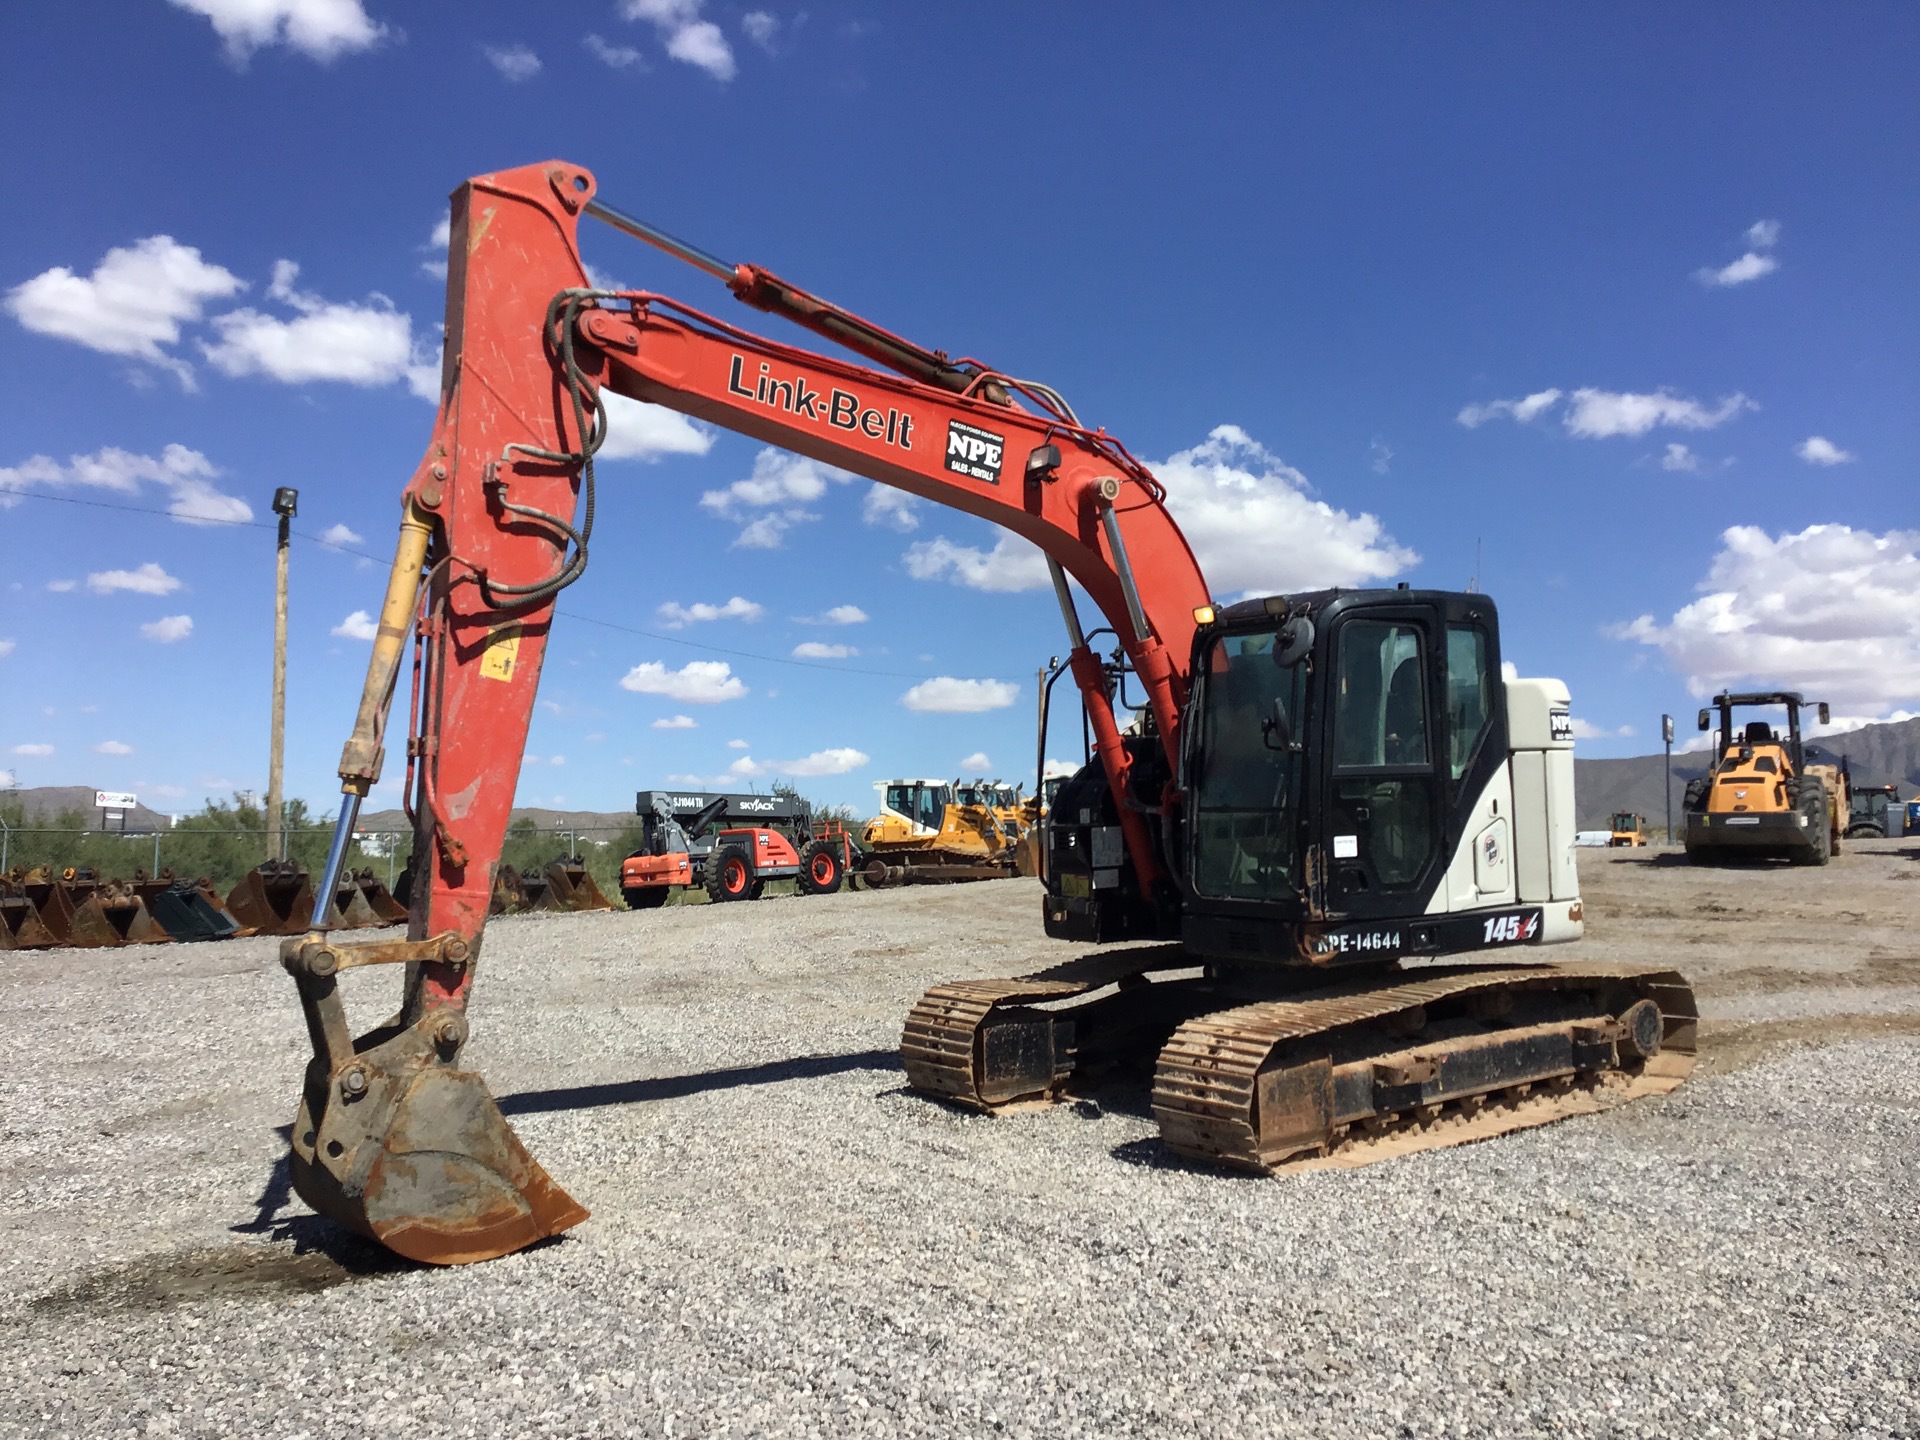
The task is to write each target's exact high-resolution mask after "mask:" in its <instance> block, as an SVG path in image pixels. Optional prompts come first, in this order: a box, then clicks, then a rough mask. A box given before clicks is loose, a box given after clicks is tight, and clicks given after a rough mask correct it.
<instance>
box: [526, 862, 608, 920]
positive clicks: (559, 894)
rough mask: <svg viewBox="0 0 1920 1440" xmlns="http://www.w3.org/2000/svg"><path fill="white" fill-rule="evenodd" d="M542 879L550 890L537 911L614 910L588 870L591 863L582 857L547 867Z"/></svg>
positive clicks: (547, 890)
mask: <svg viewBox="0 0 1920 1440" xmlns="http://www.w3.org/2000/svg"><path fill="white" fill-rule="evenodd" d="M542 878H543V879H544V880H545V881H546V891H545V893H544V894H543V895H541V897H540V899H539V901H538V902H537V903H536V904H535V905H534V906H533V908H534V909H536V910H611V909H613V904H612V902H611V901H609V900H608V899H607V897H606V896H605V895H604V894H602V893H601V890H600V887H599V886H598V885H597V884H595V883H594V879H593V876H592V875H591V874H589V873H588V871H587V863H586V861H584V860H582V859H581V858H580V857H579V856H578V855H562V856H561V857H560V858H559V859H557V860H554V861H552V862H550V863H549V864H548V865H547V869H546V873H545V875H544V876H542Z"/></svg>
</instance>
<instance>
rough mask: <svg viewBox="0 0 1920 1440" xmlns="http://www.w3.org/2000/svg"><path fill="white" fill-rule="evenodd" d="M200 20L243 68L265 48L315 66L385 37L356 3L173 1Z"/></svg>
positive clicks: (384, 30) (354, 0) (381, 28)
mask: <svg viewBox="0 0 1920 1440" xmlns="http://www.w3.org/2000/svg"><path fill="white" fill-rule="evenodd" d="M173 4H174V5H175V6H177V7H178V8H179V9H182V10H190V11H192V12H193V13H194V14H196V15H204V16H206V18H207V19H209V20H211V21H212V22H213V28H214V31H215V33H216V34H218V35H219V36H220V38H221V39H222V40H224V41H225V42H226V48H227V58H228V59H230V60H232V61H233V62H234V64H236V65H244V64H245V63H246V61H247V57H248V56H250V55H252V54H253V52H254V51H256V50H262V49H265V48H266V47H267V46H269V45H285V46H287V47H288V48H289V49H292V50H298V51H299V52H300V53H301V54H303V55H306V56H309V57H311V58H312V59H315V60H321V61H326V60H332V59H335V58H336V57H338V56H341V55H345V54H349V53H351V52H352V51H355V50H370V49H372V48H373V47H374V46H375V45H377V44H379V42H380V41H381V39H382V38H383V37H384V36H385V35H386V34H387V27H386V26H384V25H377V24H375V23H374V22H373V21H372V20H371V19H369V18H368V16H367V12H366V11H365V10H363V9H362V8H361V5H360V0H173Z"/></svg>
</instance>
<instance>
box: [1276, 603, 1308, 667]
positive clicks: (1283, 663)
mask: <svg viewBox="0 0 1920 1440" xmlns="http://www.w3.org/2000/svg"><path fill="white" fill-rule="evenodd" d="M1312 648H1313V621H1311V620H1309V619H1308V618H1307V617H1306V616H1304V615H1296V616H1294V617H1293V619H1291V620H1289V621H1287V622H1286V623H1285V624H1284V625H1282V626H1281V627H1280V633H1279V634H1278V635H1277V636H1275V637H1274V641H1273V663H1274V664H1276V665H1278V666H1279V667H1280V668H1281V669H1282V670H1291V669H1292V668H1293V667H1294V666H1295V665H1298V664H1299V663H1300V662H1301V661H1302V660H1304V659H1306V657H1307V651H1309V650H1311V649H1312Z"/></svg>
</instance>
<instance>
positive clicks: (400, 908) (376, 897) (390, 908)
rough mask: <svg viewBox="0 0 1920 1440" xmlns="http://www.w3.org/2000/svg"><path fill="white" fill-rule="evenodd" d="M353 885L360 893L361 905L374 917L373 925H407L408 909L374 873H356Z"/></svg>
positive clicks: (364, 871) (365, 871) (369, 871)
mask: <svg viewBox="0 0 1920 1440" xmlns="http://www.w3.org/2000/svg"><path fill="white" fill-rule="evenodd" d="M353 883H354V885H355V887H356V888H358V890H359V891H360V900H361V903H362V904H364V905H365V906H366V908H367V909H368V911H369V912H371V913H372V915H373V920H372V923H373V924H375V925H404V924H406V923H407V907H406V906H405V905H403V904H401V903H400V901H399V899H398V898H397V897H396V896H395V895H394V894H393V893H392V892H391V891H390V890H388V889H387V887H386V885H385V884H384V883H383V882H382V881H381V880H380V878H379V876H377V875H375V874H374V873H373V871H371V870H356V871H354V874H353Z"/></svg>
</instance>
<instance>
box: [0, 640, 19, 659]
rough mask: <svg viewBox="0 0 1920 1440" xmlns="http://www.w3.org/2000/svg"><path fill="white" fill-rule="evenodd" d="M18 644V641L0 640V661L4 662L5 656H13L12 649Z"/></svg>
mask: <svg viewBox="0 0 1920 1440" xmlns="http://www.w3.org/2000/svg"><path fill="white" fill-rule="evenodd" d="M19 643H20V642H19V641H18V640H6V639H0V660H4V659H6V658H7V656H9V655H11V654H13V650H14V647H15V646H16V645H18V644H19Z"/></svg>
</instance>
